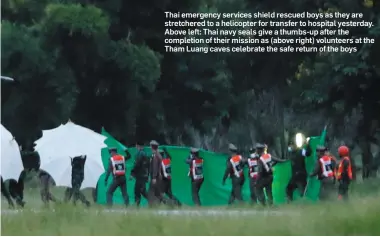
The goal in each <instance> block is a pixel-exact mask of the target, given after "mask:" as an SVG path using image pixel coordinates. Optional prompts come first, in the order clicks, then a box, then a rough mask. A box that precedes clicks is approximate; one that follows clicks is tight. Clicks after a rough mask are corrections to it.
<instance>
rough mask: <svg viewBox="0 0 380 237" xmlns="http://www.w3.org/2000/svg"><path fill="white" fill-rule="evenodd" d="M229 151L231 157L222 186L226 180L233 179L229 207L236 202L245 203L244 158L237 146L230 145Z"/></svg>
mask: <svg viewBox="0 0 380 237" xmlns="http://www.w3.org/2000/svg"><path fill="white" fill-rule="evenodd" d="M228 149H229V150H230V152H231V156H230V157H229V158H228V160H227V167H226V170H225V172H224V176H223V181H222V184H223V185H225V183H226V179H227V178H228V177H230V178H231V181H232V189H231V195H230V198H229V200H228V205H231V204H232V203H233V202H234V201H235V200H238V201H239V202H243V198H242V188H243V185H244V181H245V180H244V172H243V166H244V165H243V157H242V156H241V155H239V154H238V149H237V147H236V146H235V145H233V144H229V146H228Z"/></svg>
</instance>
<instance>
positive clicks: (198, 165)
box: [185, 148, 204, 206]
mask: <svg viewBox="0 0 380 237" xmlns="http://www.w3.org/2000/svg"><path fill="white" fill-rule="evenodd" d="M185 163H186V164H188V165H189V166H190V167H189V173H188V176H189V177H190V180H191V195H192V198H193V202H194V204H195V205H196V206H200V205H201V200H200V198H199V191H200V189H201V187H202V184H203V181H204V175H203V158H202V157H200V156H199V149H198V148H191V149H190V156H189V157H188V158H187V159H186V160H185Z"/></svg>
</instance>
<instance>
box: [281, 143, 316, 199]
mask: <svg viewBox="0 0 380 237" xmlns="http://www.w3.org/2000/svg"><path fill="white" fill-rule="evenodd" d="M310 155H311V147H310V145H309V143H308V140H307V142H306V144H305V147H304V148H303V149H299V148H297V146H296V145H295V144H294V143H293V142H291V143H290V144H289V146H288V156H289V159H290V161H291V165H292V177H291V179H290V181H289V184H288V186H287V187H286V195H287V197H288V201H289V202H291V201H293V193H294V191H295V190H296V189H298V191H299V193H300V195H301V197H302V196H303V195H304V192H305V188H306V185H307V171H306V162H305V158H306V157H307V156H310Z"/></svg>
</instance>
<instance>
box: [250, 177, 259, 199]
mask: <svg viewBox="0 0 380 237" xmlns="http://www.w3.org/2000/svg"><path fill="white" fill-rule="evenodd" d="M256 185H257V179H254V178H251V177H250V178H249V191H250V193H251V202H252V204H257V200H258V199H257V194H256V190H257V187H256Z"/></svg>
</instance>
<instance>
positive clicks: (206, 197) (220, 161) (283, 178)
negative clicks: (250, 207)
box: [97, 130, 319, 206]
mask: <svg viewBox="0 0 380 237" xmlns="http://www.w3.org/2000/svg"><path fill="white" fill-rule="evenodd" d="M102 134H103V135H105V136H107V137H108V139H107V140H106V141H105V143H106V144H107V146H108V147H116V148H118V152H119V153H120V154H122V155H125V154H124V149H125V146H123V145H122V144H121V143H119V142H118V141H116V140H115V139H114V138H113V137H112V136H111V135H110V134H108V133H107V132H106V131H104V130H103V132H102ZM314 140H317V138H313V139H311V141H310V142H312V143H314ZM162 147H163V146H162ZM165 147H166V148H167V150H168V152H169V153H170V155H171V157H172V177H173V179H172V191H173V194H174V195H175V196H176V197H177V198H178V199H179V200H180V201H181V202H182V203H183V204H185V205H190V206H191V205H193V202H192V198H191V183H190V179H189V177H188V176H187V174H188V170H189V166H188V165H187V164H186V163H185V159H186V157H187V156H188V155H189V152H190V149H189V148H188V147H176V146H165ZM128 150H129V152H130V153H131V155H132V159H131V160H129V161H128V162H127V177H129V175H130V172H131V169H132V167H133V163H134V156H135V154H136V149H135V148H129V149H128ZM144 150H145V151H146V152H147V153H148V154H151V151H150V148H149V147H145V148H144ZM313 150H315V149H313ZM200 155H201V156H202V157H203V158H204V161H205V162H204V176H205V181H204V183H203V185H202V188H201V191H200V198H201V202H202V205H203V206H215V205H226V204H227V202H228V199H229V196H230V192H231V183H230V182H227V183H226V185H225V186H223V185H222V177H223V174H224V170H225V167H226V161H227V155H226V154H219V153H214V152H208V151H201V152H200ZM102 159H103V164H104V167H105V168H107V166H108V162H109V154H108V150H107V149H103V150H102ZM309 165H310V167H312V166H314V161H312V160H311V159H310V163H309V162H308V163H307V166H308V167H309ZM308 170H309V169H308ZM247 172H248V170H247V169H245V173H246V174H247ZM104 178H105V174H103V175H102V176H101V177H100V179H99V183H98V189H97V190H98V191H97V202H98V203H99V204H105V203H106V191H107V189H108V186H109V185H110V183H111V181H112V175H110V178H109V180H108V184H107V185H105V184H104ZM290 178H291V165H290V162H284V163H279V164H277V165H276V166H275V167H274V179H273V184H272V190H273V199H274V203H275V204H283V203H285V202H286V191H285V190H286V186H287V184H288V183H289V180H290ZM134 183H135V181H134V180H129V181H128V184H127V186H128V195H129V198H130V202H131V203H134V194H133V193H134V192H133V188H134ZM147 185H148V184H147ZM316 185H317V184H314V181H312V182H310V185H309V189H310V190H309V189H308V192H307V196H308V197H309V196H310V198H312V199H313V197H314V195H315V192H314V189H316V188H317V186H316ZM318 189H319V187H318ZM318 192H319V191H318ZM317 196H318V193H317ZM243 198H244V200H245V201H249V200H250V191H249V183H248V180H247V181H246V182H245V184H244V187H243ZM113 203H115V204H123V203H124V202H123V198H122V196H121V192H120V190H119V189H118V190H116V192H115V193H114V195H113ZM146 204H147V201H146V200H145V199H144V198H143V200H142V202H141V205H142V206H144V205H146Z"/></svg>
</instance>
